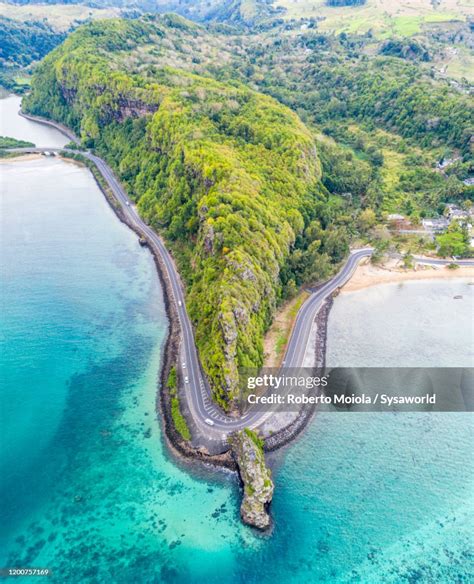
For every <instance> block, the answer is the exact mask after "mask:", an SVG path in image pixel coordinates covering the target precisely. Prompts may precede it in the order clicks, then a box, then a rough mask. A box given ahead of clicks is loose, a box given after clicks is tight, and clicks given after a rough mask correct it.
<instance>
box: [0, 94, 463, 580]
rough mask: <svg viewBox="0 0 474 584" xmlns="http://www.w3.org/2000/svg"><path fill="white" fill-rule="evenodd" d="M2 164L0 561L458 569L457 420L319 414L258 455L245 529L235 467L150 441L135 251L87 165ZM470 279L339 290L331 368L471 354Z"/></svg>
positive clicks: (151, 298)
mask: <svg viewBox="0 0 474 584" xmlns="http://www.w3.org/2000/svg"><path fill="white" fill-rule="evenodd" d="M2 101H4V100H0V107H2ZM27 123H30V122H27ZM31 125H32V126H35V127H36V124H31ZM10 135H15V134H13V133H10ZM24 139H28V137H24ZM29 139H30V140H32V141H35V140H34V139H33V137H30V138H29ZM36 143H37V144H38V145H51V144H49V143H48V144H46V143H43V144H41V143H40V142H39V141H37V140H36ZM1 171H2V177H3V184H2V193H1V194H2V242H1V248H2V257H3V260H2V288H1V315H2V323H1V324H2V327H1V330H2V338H1V340H2V363H1V367H2V370H1V380H2V390H1V391H2V394H1V397H0V400H1V401H0V415H1V420H0V422H1V424H0V428H1V430H0V432H1V434H0V446H1V451H0V464H1V467H0V478H1V487H0V488H1V493H0V495H1V500H2V508H1V516H0V526H1V527H0V530H1V533H0V566H8V565H9V566H11V565H15V566H36V567H49V568H51V569H52V570H53V571H54V575H53V577H52V578H51V579H50V580H48V581H52V582H60V583H63V582H78V583H79V582H80V583H83V582H84V583H89V582H90V583H92V582H100V583H102V582H104V583H109V582H119V583H122V582H123V583H126V582H127V583H128V582H132V581H134V582H137V583H149V582H150V583H151V582H172V583H178V584H180V583H182V582H183V583H184V582H203V581H207V582H211V583H212V582H216V583H217V582H220V583H222V582H223V583H227V582H229V583H244V582H245V583H253V582H255V583H257V582H258V583H260V582H263V583H267V582H268V583H270V582H271V583H274V582H285V583H286V582H335V583H343V582H363V583H368V584H371V583H379V582H394V583H395V582H397V583H398V582H404V581H407V582H408V581H412V582H415V581H417V582H441V583H443V582H468V581H469V577H470V575H469V574H470V573H469V570H470V567H471V565H470V563H469V562H470V556H469V554H470V550H469V546H470V543H472V542H471V541H470V535H469V534H470V533H472V523H470V521H469V515H468V511H469V510H470V509H472V504H473V482H472V478H473V476H474V472H473V471H474V468H473V463H472V460H471V456H470V452H471V449H472V443H473V428H472V423H471V418H470V417H468V416H467V415H464V414H438V415H429V416H427V415H426V416H425V415H420V414H417V415H415V414H403V415H399V416H394V415H391V414H379V415H375V414H341V413H335V414H324V415H323V414H321V415H319V416H316V418H315V420H314V421H313V423H312V425H311V426H310V427H309V428H308V429H307V431H306V432H305V434H304V435H303V437H302V438H301V439H300V440H299V441H298V442H296V443H295V444H293V445H292V446H291V447H290V448H288V449H286V450H285V452H284V453H281V454H278V455H276V456H275V457H274V460H273V464H274V467H275V470H274V477H275V482H276V493H275V499H274V503H273V506H272V514H273V517H274V520H275V527H274V532H273V534H272V536H271V537H269V538H261V537H257V536H255V535H254V534H253V533H252V532H251V531H250V530H248V529H246V528H245V527H243V526H242V525H241V524H240V521H239V517H238V505H239V500H240V497H239V494H238V488H237V484H236V481H235V479H234V478H233V477H231V476H228V475H225V474H210V473H207V472H205V471H199V472H200V474H199V475H198V474H197V472H198V471H197V470H194V471H192V472H189V469H186V468H184V469H183V468H180V467H179V466H178V465H176V463H175V461H174V460H172V459H170V457H169V456H168V453H167V451H166V448H165V447H164V446H163V444H162V436H161V430H160V426H159V422H158V421H157V420H156V418H155V414H154V404H155V394H156V378H157V371H158V369H159V366H160V355H161V347H162V343H163V340H164V335H165V330H166V316H165V312H164V307H163V300H162V293H161V289H160V285H159V282H158V279H157V277H156V274H155V270H154V266H153V262H152V260H151V257H150V256H149V254H148V252H147V251H146V250H144V249H142V248H140V246H139V245H138V244H137V238H136V236H135V235H134V234H132V233H131V232H130V231H129V230H128V229H127V228H126V227H125V226H123V225H122V224H120V223H119V222H118V221H117V220H116V218H115V216H114V215H113V213H112V211H111V210H110V208H109V207H108V205H107V203H106V202H105V200H104V198H103V196H102V195H101V193H100V192H99V190H98V188H97V186H96V185H95V182H94V181H93V179H92V177H91V175H90V174H89V172H88V171H87V170H85V169H83V168H80V167H78V166H75V165H73V164H71V163H66V162H63V161H60V160H57V159H41V160H31V161H22V162H8V163H6V164H2V167H1ZM473 288H474V287H472V286H468V285H467V283H466V282H463V281H452V282H441V281H440V282H432V283H426V282H423V283H411V284H405V285H403V286H398V285H395V286H381V287H377V288H373V289H369V290H364V291H361V292H357V293H353V294H344V295H341V296H340V297H338V298H337V299H336V302H335V305H334V309H333V311H332V313H331V316H330V326H329V348H328V360H329V362H330V363H331V362H332V363H337V364H340V365H389V364H390V365H393V363H394V362H395V363H397V364H400V365H412V364H416V365H430V364H433V363H436V364H439V365H469V364H472V363H471V362H470V360H471V357H470V355H469V350H470V347H471V346H472V327H471V325H470V320H469V314H470V310H472V292H473ZM457 294H462V295H463V300H457V301H454V300H453V299H452V297H453V296H454V295H457ZM420 331H422V335H421V336H420ZM23 581H25V580H23ZM32 581H34V582H37V581H38V580H37V579H33V580H32Z"/></svg>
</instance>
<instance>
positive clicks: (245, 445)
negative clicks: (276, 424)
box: [230, 429, 274, 530]
mask: <svg viewBox="0 0 474 584" xmlns="http://www.w3.org/2000/svg"><path fill="white" fill-rule="evenodd" d="M260 442H261V441H260V439H259V438H258V436H257V435H256V434H255V433H254V432H252V431H250V430H247V429H245V430H242V431H240V432H236V433H235V434H233V435H232V436H231V438H230V445H231V448H232V454H233V456H234V459H235V461H236V463H237V466H238V468H239V473H240V478H241V479H242V483H243V485H244V498H243V500H242V505H241V506H240V515H241V517H242V520H243V522H244V523H246V524H247V525H251V526H252V527H256V528H257V529H261V530H264V529H268V528H269V527H270V525H271V519H270V515H269V514H268V506H269V504H270V502H271V500H272V497H273V489H274V486H273V482H272V478H271V472H270V469H269V468H268V467H267V465H266V463H265V456H264V453H263V448H262V444H261V443H260Z"/></svg>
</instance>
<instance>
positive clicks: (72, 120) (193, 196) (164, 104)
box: [25, 21, 345, 405]
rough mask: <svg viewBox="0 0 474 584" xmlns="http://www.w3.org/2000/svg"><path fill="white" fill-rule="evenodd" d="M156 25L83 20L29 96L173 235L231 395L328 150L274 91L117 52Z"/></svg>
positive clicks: (215, 370) (212, 363)
mask: <svg viewBox="0 0 474 584" xmlns="http://www.w3.org/2000/svg"><path fill="white" fill-rule="evenodd" d="M152 36H153V38H154V39H155V40H156V41H157V42H159V39H160V34H159V32H158V31H157V29H155V28H153V27H152V25H151V24H148V23H145V22H137V21H133V22H131V21H108V22H102V23H94V24H91V25H89V26H87V27H84V28H82V29H81V30H79V31H77V32H76V33H74V34H73V35H71V37H69V39H67V40H66V41H65V43H64V44H63V45H62V46H61V47H60V48H58V49H57V50H55V51H54V52H53V53H52V54H51V55H50V56H48V57H47V58H46V59H45V60H44V62H43V63H42V64H41V66H40V67H39V68H38V72H37V75H36V77H35V80H34V83H33V86H32V89H33V90H32V94H31V96H29V97H28V99H27V100H25V107H26V108H27V109H28V111H30V112H32V113H35V114H40V115H46V116H49V117H52V118H54V119H57V120H59V121H62V122H65V123H66V124H68V125H70V126H72V127H73V128H74V129H75V130H76V131H79V132H80V134H81V136H82V139H83V141H84V142H85V143H86V144H87V145H89V146H94V147H95V148H96V149H97V150H98V151H99V152H100V153H102V154H103V155H104V156H105V157H106V158H107V159H108V160H109V161H110V163H111V164H112V165H113V166H114V167H115V168H116V170H117V171H118V172H119V174H120V176H121V178H122V179H123V181H124V182H125V184H126V185H127V187H128V189H129V191H130V192H131V194H132V195H133V196H134V197H135V199H136V200H137V201H138V206H139V209H140V212H141V213H142V215H143V216H144V217H145V218H146V219H147V220H148V221H149V222H150V224H151V225H153V226H154V227H155V228H156V229H158V230H159V231H161V232H163V233H164V234H165V236H166V238H167V240H168V241H169V243H170V245H171V246H172V249H173V250H174V253H175V257H176V259H177V261H178V262H179V265H180V268H181V273H182V274H183V276H184V278H185V281H186V282H187V285H188V296H187V303H188V307H189V312H190V315H191V318H192V320H193V322H194V324H195V327H196V341H197V344H198V347H199V349H200V355H201V358H202V362H203V366H204V368H205V370H206V372H207V373H208V374H209V376H210V379H211V382H212V386H213V390H214V393H215V395H216V398H217V399H218V400H219V401H221V403H223V404H224V405H226V404H227V403H228V400H229V397H233V396H234V392H235V391H236V389H237V384H238V367H239V366H259V365H260V364H261V363H262V359H263V349H262V336H263V333H264V331H265V330H266V328H267V327H268V325H269V323H270V322H271V317H272V313H273V311H274V309H275V305H276V303H277V301H278V298H279V297H280V296H281V294H282V280H281V279H280V271H281V270H283V268H284V267H285V264H286V263H287V262H288V261H289V256H290V250H291V248H292V246H293V245H294V243H295V240H296V238H297V237H301V236H302V235H303V233H304V231H305V227H306V228H308V226H310V225H312V222H314V221H317V212H318V209H319V208H320V207H324V206H325V205H324V201H325V195H324V194H323V190H324V189H323V187H322V186H321V185H320V183H319V178H320V167H319V161H318V158H317V155H316V150H315V145H314V142H313V139H312V137H311V135H310V133H309V132H308V130H307V129H306V128H305V127H304V125H303V124H302V123H301V122H300V120H299V119H298V118H297V116H296V115H295V114H294V113H292V112H291V111H290V110H288V109H286V108H285V107H283V106H281V105H279V104H278V103H277V102H275V101H274V100H272V99H271V98H269V97H266V96H262V95H259V94H257V93H255V92H252V91H250V90H249V89H247V88H245V87H243V86H241V85H238V84H233V85H228V84H223V83H220V82H217V81H215V80H212V79H209V78H204V77H200V76H197V75H192V74H189V73H185V72H182V71H179V70H176V69H171V68H164V69H161V70H157V71H156V74H155V78H154V81H151V80H148V79H144V78H143V77H142V76H140V75H139V74H138V73H136V72H133V71H125V69H124V68H123V67H121V63H120V59H121V57H125V56H126V51H127V50H129V49H130V47H131V46H133V45H134V44H137V43H139V42H144V41H147V40H149V39H150V38H151V37H152ZM122 52H123V54H122ZM153 112H154V113H153ZM318 201H319V202H318ZM313 228H314V229H315V230H316V231H317V230H319V233H318V234H319V235H324V229H323V227H322V226H321V225H320V224H318V225H314V226H313ZM334 237H336V235H333V238H334ZM320 245H321V241H320V240H318V246H320ZM331 245H332V244H331V243H330V246H331ZM314 251H315V250H314ZM344 251H345V249H344ZM337 259H341V258H340V257H338V258H337Z"/></svg>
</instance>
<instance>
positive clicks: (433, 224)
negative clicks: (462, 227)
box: [421, 217, 449, 233]
mask: <svg viewBox="0 0 474 584" xmlns="http://www.w3.org/2000/svg"><path fill="white" fill-rule="evenodd" d="M421 224H422V225H423V229H425V231H428V232H431V233H442V232H443V231H445V230H446V229H447V228H448V226H449V220H448V219H446V218H445V217H438V218H435V219H433V218H431V219H423V221H422V222H421Z"/></svg>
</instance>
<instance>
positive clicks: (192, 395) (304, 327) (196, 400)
mask: <svg viewBox="0 0 474 584" xmlns="http://www.w3.org/2000/svg"><path fill="white" fill-rule="evenodd" d="M28 117H29V118H30V119H32V120H34V121H40V122H43V123H47V124H48V125H51V126H53V127H55V128H56V129H58V130H59V131H61V132H63V133H66V131H65V128H64V127H63V126H61V125H59V124H56V123H54V122H51V121H49V120H41V119H36V118H34V117H33V116H28ZM66 135H67V136H68V138H70V139H71V140H73V141H75V142H76V143H78V140H77V138H76V137H75V136H74V135H73V134H72V133H71V132H70V131H69V130H67V133H66ZM9 151H10V152H18V153H44V152H51V153H54V152H56V151H58V149H57V148H47V147H44V148H16V149H11V150H9ZM61 151H64V152H67V153H69V154H80V155H82V156H83V157H84V158H86V159H87V160H89V161H91V162H92V163H93V164H94V165H95V166H96V168H97V169H98V171H99V172H100V174H101V175H102V177H103V178H104V180H105V181H106V182H107V184H108V186H109V187H110V189H111V191H112V192H113V195H114V197H115V199H116V200H117V202H118V203H119V204H120V206H121V210H122V213H123V214H124V216H125V217H126V219H127V222H128V223H129V224H130V225H131V226H132V227H133V228H134V229H135V230H136V231H137V232H138V233H140V234H141V235H143V236H144V237H145V238H146V240H147V242H148V245H149V246H150V248H151V249H152V250H153V251H154V253H155V254H157V255H158V256H159V257H160V259H161V261H162V264H163V266H164V270H165V272H166V274H165V277H166V278H167V279H168V281H169V284H170V290H171V293H172V299H171V300H172V301H173V302H174V303H175V308H176V314H177V315H178V319H179V324H180V328H181V336H182V338H181V345H182V356H183V359H184V361H183V362H181V363H180V364H179V365H180V366H181V367H182V368H183V378H187V380H188V381H187V382H186V391H185V393H184V395H185V398H186V400H187V405H188V406H189V410H190V412H191V413H192V416H193V419H194V422H195V424H196V425H197V427H198V428H200V430H201V431H202V432H203V433H204V434H205V435H208V436H209V435H211V436H212V435H214V436H215V437H216V438H219V439H221V438H222V439H225V438H226V437H227V436H228V434H230V433H231V432H235V431H236V430H241V429H243V428H245V427H248V428H257V427H258V426H260V425H261V424H263V423H264V422H265V421H266V420H267V419H268V417H269V415H271V412H270V413H268V412H262V411H252V410H249V411H248V412H246V413H245V414H244V415H243V416H241V417H240V418H233V417H230V416H228V415H226V414H225V413H224V412H223V411H222V410H221V409H220V408H219V407H218V406H217V405H216V404H215V403H214V402H213V401H212V398H211V390H210V386H209V383H208V381H207V379H206V376H205V375H204V374H203V372H202V368H201V365H200V361H199V357H198V353H197V349H196V344H195V341H194V333H193V327H192V324H191V322H190V319H189V316H188V313H187V311H186V304H185V294H184V288H183V286H182V283H181V279H180V277H179V274H178V271H177V269H176V266H175V264H174V261H173V258H172V257H171V255H170V253H169V251H168V250H167V248H166V246H165V245H164V243H163V241H162V239H161V238H160V236H159V235H158V234H157V233H156V232H155V231H153V230H152V229H151V228H150V227H149V226H148V225H147V224H146V223H145V222H144V221H143V219H142V218H141V217H140V216H139V214H138V212H137V209H136V207H135V206H134V204H133V201H131V200H130V199H129V197H128V196H127V194H126V192H125V190H124V189H123V187H122V185H121V184H120V182H119V181H118V179H117V178H116V177H115V175H114V173H113V171H112V169H111V168H110V167H109V166H108V165H107V163H106V162H105V161H104V160H102V158H99V157H98V156H96V155H95V154H92V153H91V152H89V151H83V150H73V149H68V148H63V149H61ZM371 254H372V249H371V248H364V249H358V250H353V251H352V252H351V253H350V255H349V257H348V259H347V261H346V263H345V264H344V265H343V267H342V268H341V270H340V271H339V272H338V274H336V275H335V276H334V277H333V278H332V279H331V280H329V281H327V282H326V283H325V284H324V285H323V286H321V287H320V288H318V289H317V290H314V291H313V292H312V293H311V295H310V296H309V298H308V299H307V300H306V302H304V303H303V305H302V306H301V308H300V310H299V312H298V315H297V317H296V320H295V325H294V328H293V331H292V333H291V336H290V340H289V342H288V345H287V349H286V353H285V357H284V360H283V362H282V365H283V366H284V367H286V368H289V367H291V368H299V367H302V364H303V359H304V356H305V353H306V350H307V346H308V341H309V338H310V334H311V329H312V326H313V322H314V319H315V317H316V315H317V313H318V311H319V309H320V307H321V305H322V303H323V302H324V300H325V299H326V298H328V297H329V296H331V295H332V294H333V293H334V292H335V291H336V290H337V289H339V288H341V287H342V286H343V285H344V284H345V283H346V282H347V281H348V280H349V279H350V278H351V276H352V274H353V273H354V270H355V269H356V267H357V265H358V263H359V262H360V260H362V259H363V258H366V257H369V256H370V255H371ZM415 260H417V258H415ZM417 261H418V260H417ZM420 262H422V263H426V264H433V265H443V264H444V265H445V264H448V263H451V262H452V260H441V259H440V260H435V259H430V258H420ZM457 263H459V264H461V265H474V262H472V261H469V260H462V261H459V262H457ZM209 420H211V421H212V425H210V424H209V422H208V421H209Z"/></svg>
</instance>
